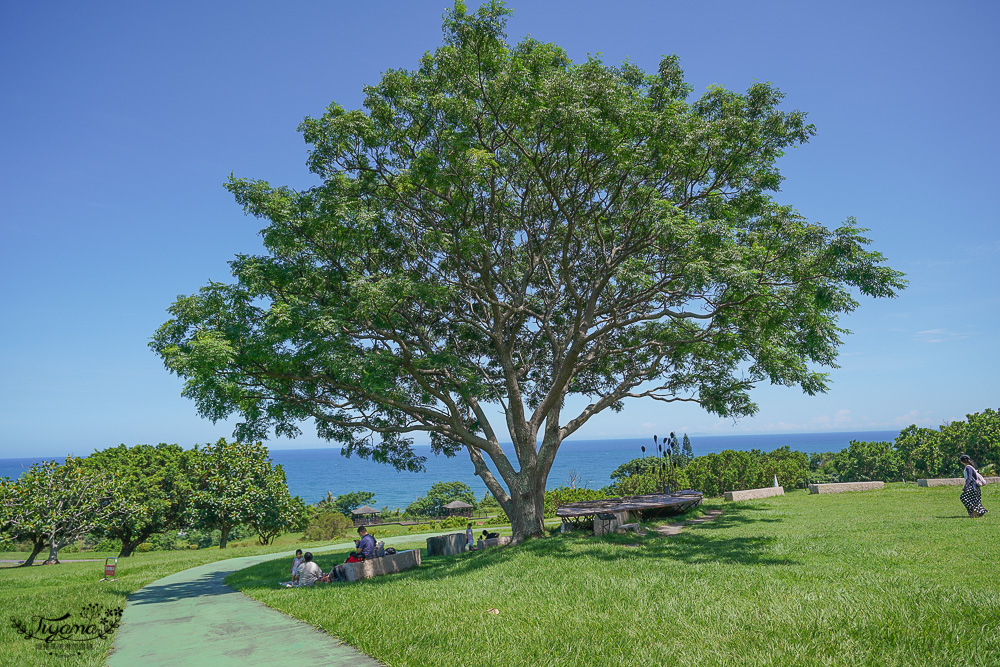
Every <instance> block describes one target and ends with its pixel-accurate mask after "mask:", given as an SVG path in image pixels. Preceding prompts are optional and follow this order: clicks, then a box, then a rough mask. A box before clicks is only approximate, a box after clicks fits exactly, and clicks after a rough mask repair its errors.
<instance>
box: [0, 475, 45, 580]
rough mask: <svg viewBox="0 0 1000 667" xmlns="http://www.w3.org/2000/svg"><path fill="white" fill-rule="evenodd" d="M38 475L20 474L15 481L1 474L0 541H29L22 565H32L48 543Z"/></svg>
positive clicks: (9, 542)
mask: <svg viewBox="0 0 1000 667" xmlns="http://www.w3.org/2000/svg"><path fill="white" fill-rule="evenodd" d="M38 465H45V466H49V465H56V463H54V462H51V463H44V464H38ZM41 479H42V478H41V477H40V476H38V475H32V477H30V478H26V476H25V475H21V478H20V479H18V480H17V481H16V482H15V481H14V480H12V479H10V478H9V477H0V542H2V543H4V544H11V543H17V542H29V543H30V544H31V553H30V554H29V555H28V557H27V559H25V561H24V562H23V563H22V565H25V566H28V565H32V564H33V563H34V562H35V558H36V557H37V556H38V554H40V553H41V552H42V549H44V548H45V545H46V544H47V543H48V533H47V532H46V531H47V523H46V521H45V519H46V507H45V506H46V498H45V497H44V496H43V495H42V494H41V493H40V492H39V490H40V488H41V485H40V484H39V482H40V481H41Z"/></svg>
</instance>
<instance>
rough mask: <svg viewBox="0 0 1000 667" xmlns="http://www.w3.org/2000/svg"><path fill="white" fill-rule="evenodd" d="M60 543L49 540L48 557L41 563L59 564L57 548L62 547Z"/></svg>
mask: <svg viewBox="0 0 1000 667" xmlns="http://www.w3.org/2000/svg"><path fill="white" fill-rule="evenodd" d="M62 546H63V545H62V544H60V543H59V542H55V541H52V540H50V541H49V557H48V558H46V559H45V562H44V563H43V565H58V564H59V550H60V549H61V548H62Z"/></svg>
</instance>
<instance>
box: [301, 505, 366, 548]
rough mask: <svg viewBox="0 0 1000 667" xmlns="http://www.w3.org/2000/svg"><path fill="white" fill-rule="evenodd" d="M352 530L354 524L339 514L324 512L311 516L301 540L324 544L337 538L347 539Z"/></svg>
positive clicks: (330, 511) (329, 511)
mask: <svg viewBox="0 0 1000 667" xmlns="http://www.w3.org/2000/svg"><path fill="white" fill-rule="evenodd" d="M353 528H354V523H353V522H352V521H350V520H348V518H347V517H345V516H344V515H343V514H341V513H340V512H337V511H335V510H325V511H321V512H318V513H316V514H315V515H314V516H313V518H312V520H311V521H310V522H309V525H308V526H307V527H306V529H305V532H304V533H303V534H302V539H303V540H309V541H312V542H325V541H327V540H333V539H336V538H338V537H347V536H348V535H349V534H350V532H351V530H352V529H353Z"/></svg>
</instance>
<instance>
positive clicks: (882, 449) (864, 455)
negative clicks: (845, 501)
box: [840, 440, 903, 482]
mask: <svg viewBox="0 0 1000 667" xmlns="http://www.w3.org/2000/svg"><path fill="white" fill-rule="evenodd" d="M843 454H844V458H843V462H842V463H841V465H840V474H841V479H842V480H843V481H845V482H869V481H873V480H882V481H883V482H894V481H899V480H900V479H901V478H902V471H903V465H902V462H901V461H900V458H899V454H898V453H897V452H896V450H895V449H893V446H892V443H891V442H859V441H857V440H852V441H851V443H850V445H848V447H847V449H846V450H844V451H843Z"/></svg>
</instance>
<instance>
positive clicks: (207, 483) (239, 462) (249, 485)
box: [188, 438, 304, 549]
mask: <svg viewBox="0 0 1000 667" xmlns="http://www.w3.org/2000/svg"><path fill="white" fill-rule="evenodd" d="M192 451H193V455H194V466H193V474H194V478H195V488H194V491H193V492H192V494H191V498H190V505H189V510H188V517H189V520H190V522H191V523H192V524H193V525H194V526H195V527H196V528H210V529H218V530H219V531H221V533H222V535H221V537H220V538H219V548H220V549H225V548H226V542H227V541H228V539H229V531H230V530H232V528H233V527H234V526H239V525H245V526H250V527H251V528H253V529H255V530H256V531H257V534H258V537H259V539H260V542H261V543H262V544H268V543H270V541H271V540H273V539H274V536H275V535H277V534H278V533H279V532H280V531H281V530H282V529H283V528H285V527H286V526H288V525H289V524H291V523H292V522H293V521H294V520H295V516H296V514H297V513H301V512H302V511H303V510H304V505H303V504H302V502H301V500H298V499H297V498H296V499H293V498H291V497H289V495H288V486H287V484H286V483H285V471H284V469H283V468H282V467H281V466H280V465H271V459H270V457H269V456H268V451H267V448H266V447H264V446H263V445H262V444H261V443H259V442H258V443H239V442H227V441H226V439H225V438H222V439H220V440H219V441H218V442H216V443H215V444H214V445H206V446H205V447H203V448H198V447H196V448H195V449H194V450H192Z"/></svg>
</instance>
